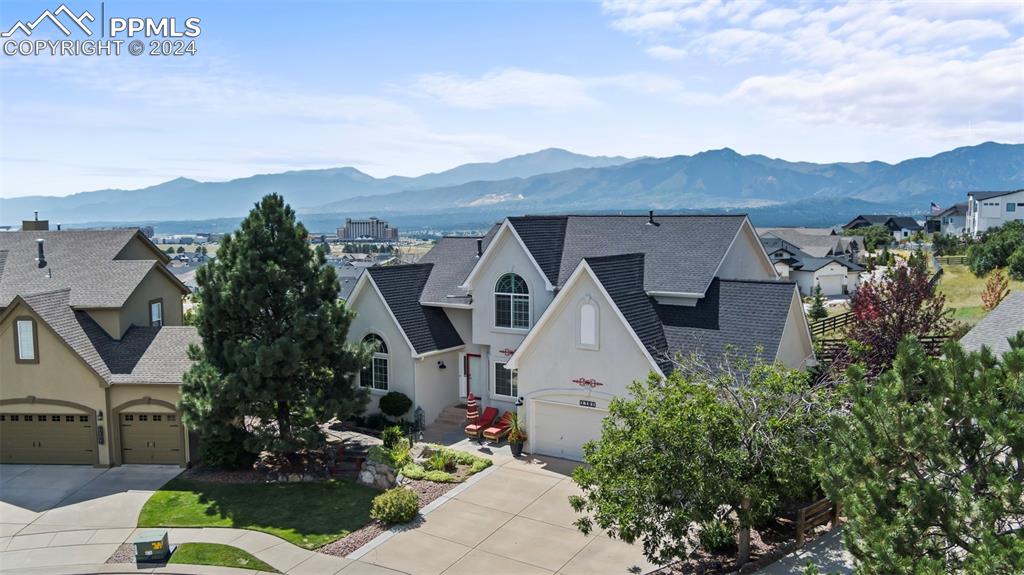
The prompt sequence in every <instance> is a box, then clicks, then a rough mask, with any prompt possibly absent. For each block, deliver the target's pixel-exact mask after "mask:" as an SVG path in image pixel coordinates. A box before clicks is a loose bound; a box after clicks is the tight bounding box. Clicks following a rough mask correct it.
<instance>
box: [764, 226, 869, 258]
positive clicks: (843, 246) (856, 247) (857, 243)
mask: <svg viewBox="0 0 1024 575" xmlns="http://www.w3.org/2000/svg"><path fill="white" fill-rule="evenodd" d="M757 233H758V235H759V236H760V237H761V239H762V240H763V239H765V238H775V239H780V240H784V241H786V242H788V243H789V244H791V245H793V246H796V247H797V249H799V250H800V251H802V252H804V253H805V254H807V255H809V256H811V257H816V258H824V257H828V256H846V257H849V258H851V259H856V258H857V255H858V254H859V253H860V251H861V247H862V246H863V245H864V237H863V236H852V235H851V236H844V235H839V234H837V233H836V231H835V230H834V229H832V228H759V229H758V230H757Z"/></svg>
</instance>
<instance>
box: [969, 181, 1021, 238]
mask: <svg viewBox="0 0 1024 575" xmlns="http://www.w3.org/2000/svg"><path fill="white" fill-rule="evenodd" d="M1014 220H1024V189H1020V190H1007V191H1002V192H968V193H967V218H966V227H967V233H969V234H970V235H972V236H975V237H977V236H980V235H981V234H982V233H984V232H985V231H986V230H989V229H992V228H998V227H1000V226H1002V225H1003V224H1005V223H1006V222H1010V221H1014Z"/></svg>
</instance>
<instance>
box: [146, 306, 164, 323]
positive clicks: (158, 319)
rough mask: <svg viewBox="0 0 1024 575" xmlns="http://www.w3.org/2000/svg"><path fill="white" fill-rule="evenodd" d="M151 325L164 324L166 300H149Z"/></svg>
mask: <svg viewBox="0 0 1024 575" xmlns="http://www.w3.org/2000/svg"><path fill="white" fill-rule="evenodd" d="M149 325H151V326H153V327H160V326H162V325H164V301H163V300H160V299H155V300H153V301H151V302H149Z"/></svg>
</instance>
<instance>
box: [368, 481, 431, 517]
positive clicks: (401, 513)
mask: <svg viewBox="0 0 1024 575" xmlns="http://www.w3.org/2000/svg"><path fill="white" fill-rule="evenodd" d="M419 508H420V504H419V499H418V498H417V497H416V493H414V492H413V491H412V490H411V489H406V488H404V487H396V488H394V489H389V490H387V491H385V492H384V493H381V494H380V495H378V496H377V497H374V498H373V503H372V504H371V505H370V517H373V518H374V519H376V520H377V521H380V522H381V523H384V524H385V525H394V524H395V523H408V522H410V521H412V520H413V519H414V518H415V517H416V512H417V511H419Z"/></svg>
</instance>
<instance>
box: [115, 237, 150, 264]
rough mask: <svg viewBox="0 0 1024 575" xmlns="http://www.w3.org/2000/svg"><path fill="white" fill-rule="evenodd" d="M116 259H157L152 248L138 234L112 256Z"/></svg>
mask: <svg viewBox="0 0 1024 575" xmlns="http://www.w3.org/2000/svg"><path fill="white" fill-rule="evenodd" d="M114 259H116V260H158V259H160V256H158V255H157V254H156V253H155V252H154V251H153V248H152V247H151V246H150V245H149V244H147V243H146V241H145V240H143V239H142V238H140V237H139V236H134V237H132V239H131V240H130V241H129V242H128V243H127V244H125V246H124V247H123V248H122V249H121V251H120V252H119V253H118V254H117V256H116V257H115V258H114Z"/></svg>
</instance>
